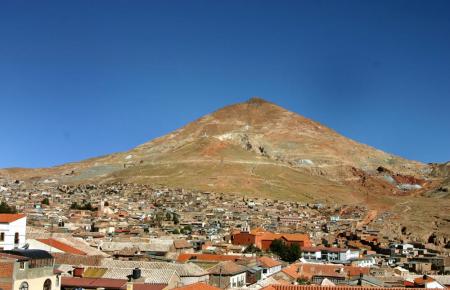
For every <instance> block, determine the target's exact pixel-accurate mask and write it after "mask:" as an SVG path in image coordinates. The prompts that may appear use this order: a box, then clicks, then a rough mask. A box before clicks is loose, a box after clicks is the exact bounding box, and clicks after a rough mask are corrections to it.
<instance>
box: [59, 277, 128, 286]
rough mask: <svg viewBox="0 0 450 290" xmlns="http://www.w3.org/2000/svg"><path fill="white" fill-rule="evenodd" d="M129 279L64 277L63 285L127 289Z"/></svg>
mask: <svg viewBox="0 0 450 290" xmlns="http://www.w3.org/2000/svg"><path fill="white" fill-rule="evenodd" d="M126 285H127V280H125V279H106V278H75V277H62V279H61V286H62V287H77V288H87V289H95V288H105V289H125V288H126Z"/></svg>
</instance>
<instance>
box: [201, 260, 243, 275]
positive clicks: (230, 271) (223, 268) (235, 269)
mask: <svg viewBox="0 0 450 290" xmlns="http://www.w3.org/2000/svg"><path fill="white" fill-rule="evenodd" d="M246 271H247V268H246V267H244V266H242V265H239V264H236V263H235V262H232V261H225V262H220V263H219V264H217V265H215V266H214V267H212V268H210V269H209V273H210V274H213V275H219V274H220V275H235V274H238V273H244V272H246Z"/></svg>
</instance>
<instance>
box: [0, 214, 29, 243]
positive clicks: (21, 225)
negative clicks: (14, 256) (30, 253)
mask: <svg viewBox="0 0 450 290" xmlns="http://www.w3.org/2000/svg"><path fill="white" fill-rule="evenodd" d="M26 228H27V218H26V216H25V215H20V214H14V215H8V217H6V215H2V214H0V250H2V249H3V250H12V249H14V248H22V247H23V246H24V245H25V242H26V234H25V233H26Z"/></svg>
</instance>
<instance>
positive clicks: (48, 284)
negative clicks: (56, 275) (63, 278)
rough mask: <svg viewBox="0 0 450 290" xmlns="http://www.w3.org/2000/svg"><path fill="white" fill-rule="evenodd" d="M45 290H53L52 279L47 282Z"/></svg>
mask: <svg viewBox="0 0 450 290" xmlns="http://www.w3.org/2000/svg"><path fill="white" fill-rule="evenodd" d="M43 290H52V281H51V280H50V279H47V280H45V282H44V288H43Z"/></svg>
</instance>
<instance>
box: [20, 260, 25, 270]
mask: <svg viewBox="0 0 450 290" xmlns="http://www.w3.org/2000/svg"><path fill="white" fill-rule="evenodd" d="M19 268H20V270H23V269H25V262H23V261H22V262H20V263H19Z"/></svg>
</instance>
